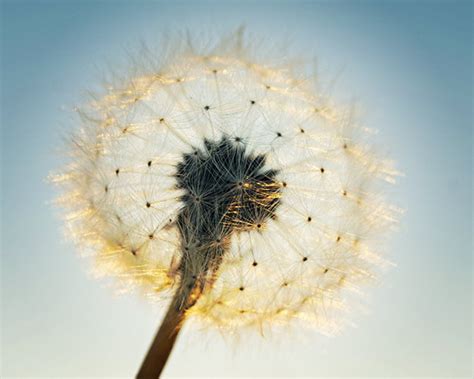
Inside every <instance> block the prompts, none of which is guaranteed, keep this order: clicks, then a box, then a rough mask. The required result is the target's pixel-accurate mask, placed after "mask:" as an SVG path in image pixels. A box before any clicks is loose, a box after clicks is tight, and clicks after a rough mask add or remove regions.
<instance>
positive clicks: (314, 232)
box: [56, 32, 395, 377]
mask: <svg viewBox="0 0 474 379" xmlns="http://www.w3.org/2000/svg"><path fill="white" fill-rule="evenodd" d="M262 56H263V57H262ZM143 62H144V63H142V64H141V66H140V67H139V68H138V67H137V68H136V70H134V73H133V74H131V75H129V76H128V77H125V78H124V77H120V78H116V79H115V80H114V82H113V83H111V84H108V85H106V86H105V88H104V91H103V92H104V93H101V94H100V95H99V94H98V95H95V96H94V97H93V99H92V100H91V101H90V102H89V103H88V104H87V105H86V106H84V107H81V108H79V109H78V114H79V116H80V119H81V128H80V130H79V131H78V132H77V133H76V134H75V135H74V137H73V138H72V140H73V148H72V149H71V155H72V156H71V159H70V163H69V165H68V166H67V167H66V168H65V169H64V170H63V172H62V174H61V175H58V176H57V177H56V180H57V181H58V182H59V183H60V184H61V187H62V189H63V196H62V197H61V199H60V202H61V204H62V206H63V207H64V208H65V209H66V214H67V225H68V227H69V230H70V233H71V235H72V237H73V238H74V239H75V240H76V241H77V243H78V246H79V248H80V249H81V250H86V251H90V252H92V253H93V254H94V256H95V266H96V267H97V269H98V271H100V272H101V273H102V274H104V275H111V276H116V277H118V278H119V279H120V283H121V285H122V287H123V288H125V289H130V288H132V287H136V286H138V287H140V288H141V289H142V290H143V291H144V292H145V294H146V295H147V296H149V297H150V299H152V300H153V301H159V300H162V299H165V298H167V297H169V296H168V295H169V294H170V293H173V296H172V299H171V301H170V305H169V309H168V312H167V314H166V316H165V318H164V321H163V323H162V325H161V328H160V330H159V332H158V334H157V337H156V338H155V341H154V342H153V344H152V346H151V348H150V351H149V353H148V355H147V357H146V358H145V361H144V363H143V366H142V368H141V370H140V372H139V374H138V376H139V377H157V376H158V375H159V373H160V372H161V370H162V368H163V366H164V364H165V363H166V359H167V357H168V355H169V353H170V351H171V349H172V347H173V344H174V342H175V339H176V337H177V335H178V333H179V331H180V329H181V326H182V324H183V322H184V321H185V320H187V319H192V322H199V321H200V322H202V323H204V324H207V325H211V326H215V327H217V328H220V329H222V330H226V331H234V330H237V329H242V328H248V329H255V330H257V331H259V332H260V333H264V331H265V330H266V329H267V328H268V327H270V326H271V325H287V324H290V323H293V322H298V321H300V322H301V323H303V324H304V325H306V326H309V327H314V328H316V329H317V330H320V331H321V332H324V333H332V332H334V331H337V330H338V328H339V327H340V323H341V320H342V318H341V316H340V314H341V311H342V310H344V307H345V301H344V299H345V295H344V293H345V291H344V289H349V290H351V289H352V290H357V288H358V287H359V286H360V285H361V284H362V283H363V282H365V281H366V280H367V279H371V278H372V277H373V276H374V274H375V271H376V268H377V267H378V266H379V265H380V264H381V263H382V259H381V258H380V252H379V251H378V249H377V248H378V242H379V241H380V236H382V235H383V232H384V231H385V230H386V229H387V228H388V227H389V226H390V225H391V224H392V223H393V221H394V211H393V209H392V208H391V207H389V206H388V205H386V204H385V203H384V200H383V198H382V196H381V195H380V183H382V182H384V181H389V182H391V181H393V177H394V175H395V172H394V171H393V170H392V169H391V168H390V165H389V164H388V162H385V161H383V160H381V159H379V158H377V157H376V156H375V155H374V154H373V153H372V150H371V148H370V147H369V145H368V144H367V143H366V142H365V141H366V135H367V133H366V131H365V130H364V129H363V128H362V127H361V126H359V125H357V124H356V123H355V121H354V118H353V117H352V115H351V112H350V111H344V110H340V109H338V108H336V107H334V106H333V105H332V104H331V102H330V101H329V100H328V99H326V98H325V97H324V96H323V95H322V94H321V93H320V92H318V91H317V87H316V86H315V84H314V80H313V78H308V77H307V76H305V75H304V70H298V66H294V65H292V64H291V63H290V62H289V61H285V60H284V59H279V60H278V61H276V60H273V59H270V58H269V56H268V55H265V54H257V53H256V52H255V49H254V48H252V46H251V45H249V46H246V45H245V44H244V41H243V39H242V33H241V32H237V33H235V34H234V35H233V36H232V37H231V38H228V39H225V40H224V41H222V42H221V43H218V44H216V45H215V46H213V47H207V48H197V47H196V46H195V45H192V44H187V43H182V44H177V46H174V49H172V51H171V53H169V54H168V55H166V58H163V57H160V59H158V58H156V57H155V56H154V55H153V54H148V55H147V56H146V57H144V58H143ZM276 62H277V63H276ZM146 63H149V64H146ZM376 241H377V243H375V242H376ZM190 322H191V321H190Z"/></svg>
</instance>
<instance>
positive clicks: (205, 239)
mask: <svg viewBox="0 0 474 379" xmlns="http://www.w3.org/2000/svg"><path fill="white" fill-rule="evenodd" d="M195 151H197V152H198V154H197V155H196V154H194V152H195ZM264 165H265V156H264V155H252V154H250V153H247V151H246V148H245V145H243V144H235V143H233V142H231V140H230V139H228V138H226V137H224V138H222V139H221V140H220V141H209V140H205V141H204V148H203V149H198V148H196V149H194V150H193V151H192V152H191V153H187V154H184V155H183V158H182V161H181V162H180V163H179V164H178V165H177V171H176V179H177V186H178V188H180V189H183V190H184V195H183V197H182V202H183V204H184V207H183V208H182V210H181V212H180V213H179V215H178V218H177V226H178V229H179V232H180V235H181V244H182V246H193V248H192V249H188V250H185V249H182V259H181V266H180V271H181V275H182V276H183V277H187V276H190V275H189V272H188V271H189V270H194V271H196V270H198V271H199V273H198V276H200V275H204V276H207V275H208V274H209V273H213V272H215V271H216V270H217V268H218V266H219V263H220V261H221V259H222V257H223V254H224V253H225V250H226V248H227V247H228V244H229V240H230V236H231V235H232V234H233V233H239V232H241V231H246V230H252V229H255V230H260V229H261V227H262V226H263V225H264V224H265V222H266V221H267V220H268V219H269V218H274V216H275V214H274V213H275V210H276V208H277V207H278V205H279V203H280V200H279V199H280V189H281V184H280V182H279V181H277V180H276V178H275V177H276V175H277V171H276V170H273V169H266V168H265V167H264ZM196 198H199V199H200V201H199V202H197V201H196V200H195V199H196ZM216 240H219V241H221V242H220V243H219V244H217V245H216V243H215V241H216Z"/></svg>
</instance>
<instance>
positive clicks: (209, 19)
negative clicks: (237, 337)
mask: <svg viewBox="0 0 474 379" xmlns="http://www.w3.org/2000/svg"><path fill="white" fill-rule="evenodd" d="M1 10H2V17H1V24H2V26H1V32H2V35H1V41H2V50H1V51H2V62H1V72H2V103H1V104H2V108H1V111H2V119H1V122H2V136H1V141H2V199H1V200H2V204H1V205H2V261H1V266H2V272H1V274H2V305H1V310H2V352H1V356H2V377H14V376H29V377H36V376H46V377H65V376H76V377H87V376H127V377H131V376H132V375H133V374H134V373H135V371H136V369H137V367H138V364H139V363H140V362H141V359H142V357H143V354H144V352H145V351H146V349H147V347H148V344H149V342H150V340H151V337H152V335H153V334H154V332H155V328H156V327H157V324H158V316H157V311H156V310H154V309H153V308H152V307H151V306H150V305H149V304H147V303H146V302H145V301H143V300H142V299H140V298H139V297H134V296H125V297H116V296H113V295H112V294H111V291H110V290H109V289H107V288H104V285H101V284H100V283H99V282H96V281H94V280H92V279H89V278H88V276H87V266H88V262H86V261H84V260H81V259H79V258H78V257H77V256H76V255H75V253H74V251H73V246H72V245H71V244H70V243H69V242H67V241H64V237H63V235H62V233H61V223H60V221H59V220H58V218H57V217H55V211H54V208H53V207H52V206H51V205H50V202H51V200H52V199H53V197H54V191H53V190H52V188H51V186H50V185H49V184H48V183H46V181H45V177H46V176H47V175H48V173H49V172H50V171H51V170H53V169H56V168H58V167H59V166H60V165H61V162H62V158H61V155H60V153H59V152H60V150H61V148H62V147H63V144H62V140H61V135H62V134H65V132H66V131H67V130H69V128H70V127H71V125H72V123H71V121H70V113H69V112H68V109H70V108H71V107H72V106H73V105H74V104H76V103H78V102H80V101H81V99H82V98H83V97H82V92H81V91H83V90H85V89H88V88H91V87H93V86H94V85H95V84H96V83H97V81H98V78H100V73H101V70H102V68H103V67H104V63H106V62H109V63H113V62H114V61H116V60H122V59H123V57H124V48H127V47H129V46H134V44H135V43H136V42H137V41H139V40H140V39H144V40H148V41H150V40H152V39H153V36H155V35H158V34H159V33H160V32H161V31H163V30H170V31H173V30H182V29H183V28H189V29H190V30H191V31H194V30H205V31H206V30H213V31H216V32H217V33H220V32H222V31H229V30H231V29H233V28H235V27H236V26H238V25H240V24H242V23H243V24H245V25H246V26H247V28H248V30H249V31H251V32H254V33H256V34H258V35H263V36H268V37H271V39H272V40H276V41H278V40H281V39H284V38H285V37H286V36H287V35H290V37H291V38H292V40H293V44H292V46H293V48H294V50H295V51H305V52H309V53H310V55H313V54H314V55H315V56H317V57H318V60H319V62H320V67H321V70H320V72H321V74H322V75H323V76H325V77H326V78H327V79H333V78H337V80H336V87H335V89H334V95H335V96H336V97H337V98H338V99H341V100H351V99H355V100H356V101H357V103H358V104H359V105H360V107H361V108H362V109H363V110H364V112H365V115H366V116H365V120H366V121H367V125H368V126H369V127H372V128H376V129H379V130H380V134H379V136H377V141H378V143H379V146H381V148H382V151H383V152H386V153H388V155H389V156H391V157H393V158H394V159H395V160H396V161H397V162H398V167H399V168H400V169H401V170H402V171H403V172H404V173H405V177H404V178H401V180H400V183H399V185H398V186H396V187H394V188H392V189H391V190H390V192H391V193H390V197H391V198H392V199H393V200H394V202H395V204H397V205H399V206H401V207H402V208H404V209H406V211H407V212H406V214H405V215H404V217H403V218H402V221H401V227H400V231H399V232H398V233H397V234H395V235H394V238H393V239H392V243H391V245H390V251H391V254H390V258H391V259H392V260H393V261H395V262H396V263H397V267H396V268H395V269H392V270H391V271H389V273H388V274H387V275H386V276H385V277H384V278H383V281H382V282H381V285H380V286H378V287H377V288H374V289H369V291H368V292H369V295H370V299H371V301H370V309H371V312H370V313H369V314H366V315H365V314H364V315H356V317H355V320H356V323H357V328H350V329H348V330H346V331H345V333H344V334H343V335H342V336H339V337H337V338H326V337H323V336H319V335H318V334H309V335H308V338H307V341H305V342H302V341H298V340H294V339H292V338H289V339H288V341H287V342H285V343H281V344H279V345H273V344H265V342H263V343H257V342H256V341H257V339H256V338H250V337H246V336H244V338H242V341H241V343H240V344H238V345H237V346H236V347H235V346H233V345H228V344H226V343H225V342H224V341H222V340H221V339H219V338H207V339H205V340H204V341H202V340H200V339H198V338H196V337H193V335H190V333H186V331H185V334H184V335H183V336H182V338H181V339H180V340H179V342H178V346H177V348H176V350H175V352H174V355H173V356H172V358H171V361H170V362H169V365H168V367H167V369H166V374H168V375H174V376H198V375H200V376H212V375H215V376H264V375H266V376H276V375H279V376H362V377H367V376H429V377H432V376H450V377H453V376H466V377H468V376H469V377H470V376H471V375H472V360H471V354H472V269H473V267H472V257H471V251H472V237H471V233H472V198H471V195H472V136H471V127H472V66H471V65H472V36H471V35H472V26H471V25H472V5H471V3H470V2H468V1H451V2H448V1H446V2H439V1H429V2H428V1H419V2H410V1H391V2H388V1H377V2H375V1H354V2H326V1H322V2H297V1H291V2H290V1H286V2H283V1H273V2H270V1H260V2H253V1H241V2H197V1H196V2H188V3H184V2H179V1H175V2H173V1H169V2H151V1H150V2H133V3H132V2H129V3H123V2H105V1H104V2H89V1H72V2H46V1H37V2H23V1H16V2H13V1H8V2H5V1H4V2H2V8H1Z"/></svg>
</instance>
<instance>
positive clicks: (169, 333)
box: [136, 291, 186, 379]
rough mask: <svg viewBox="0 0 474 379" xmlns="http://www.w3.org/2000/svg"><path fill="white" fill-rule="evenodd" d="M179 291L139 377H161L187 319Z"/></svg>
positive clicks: (144, 361) (150, 378)
mask: <svg viewBox="0 0 474 379" xmlns="http://www.w3.org/2000/svg"><path fill="white" fill-rule="evenodd" d="M179 292H180V291H178V292H177V293H176V295H175V296H174V298H173V300H172V301H171V304H170V306H169V308H168V311H167V312H166V316H165V318H164V319H163V321H162V323H161V326H160V328H159V329H158V333H156V336H155V339H154V340H153V342H152V344H151V346H150V348H149V350H148V353H147V355H146V357H145V359H144V360H143V363H142V366H141V367H140V370H139V371H138V374H137V376H136V377H137V379H138V378H146V379H156V378H159V377H160V374H161V372H162V371H163V368H164V367H165V365H166V362H167V361H168V358H169V356H170V354H171V350H173V346H174V344H175V342H176V338H177V337H178V334H179V332H180V330H181V327H182V325H183V322H184V319H185V312H186V310H185V308H184V307H182V306H180V300H181V299H182V298H181V296H179Z"/></svg>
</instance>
